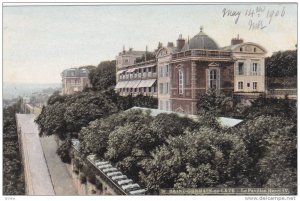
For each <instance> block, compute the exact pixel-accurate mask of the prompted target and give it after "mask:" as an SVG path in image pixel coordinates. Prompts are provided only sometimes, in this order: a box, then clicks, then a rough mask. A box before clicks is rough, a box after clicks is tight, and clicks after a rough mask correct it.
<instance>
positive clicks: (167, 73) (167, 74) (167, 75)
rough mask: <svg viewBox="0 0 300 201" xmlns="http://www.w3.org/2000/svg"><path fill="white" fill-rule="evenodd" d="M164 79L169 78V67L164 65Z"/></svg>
mask: <svg viewBox="0 0 300 201" xmlns="http://www.w3.org/2000/svg"><path fill="white" fill-rule="evenodd" d="M165 68H166V77H169V65H166V67H165Z"/></svg>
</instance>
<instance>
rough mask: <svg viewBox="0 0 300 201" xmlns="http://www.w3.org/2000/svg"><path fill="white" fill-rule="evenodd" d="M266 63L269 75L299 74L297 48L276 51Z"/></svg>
mask: <svg viewBox="0 0 300 201" xmlns="http://www.w3.org/2000/svg"><path fill="white" fill-rule="evenodd" d="M265 63H266V75H267V77H294V76H297V50H287V51H283V52H281V51H279V52H275V53H274V54H273V55H272V56H271V57H267V58H266V61H265ZM283 67H284V68H283Z"/></svg>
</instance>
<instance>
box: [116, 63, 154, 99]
mask: <svg viewBox="0 0 300 201" xmlns="http://www.w3.org/2000/svg"><path fill="white" fill-rule="evenodd" d="M117 80H118V81H117V85H116V87H115V89H116V91H117V92H119V93H120V95H122V96H127V95H130V94H131V95H133V96H136V95H138V94H142V95H144V96H146V95H147V96H155V97H156V96H157V73H156V60H149V61H145V62H140V63H137V64H133V65H130V66H127V67H124V68H122V69H120V70H119V71H117Z"/></svg>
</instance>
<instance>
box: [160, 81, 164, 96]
mask: <svg viewBox="0 0 300 201" xmlns="http://www.w3.org/2000/svg"><path fill="white" fill-rule="evenodd" d="M163 87H164V85H163V83H159V93H160V94H162V93H163Z"/></svg>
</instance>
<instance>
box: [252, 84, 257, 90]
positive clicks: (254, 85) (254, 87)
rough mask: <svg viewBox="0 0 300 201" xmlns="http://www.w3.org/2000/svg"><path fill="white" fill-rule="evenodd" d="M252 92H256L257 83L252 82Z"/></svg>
mask: <svg viewBox="0 0 300 201" xmlns="http://www.w3.org/2000/svg"><path fill="white" fill-rule="evenodd" d="M253 90H257V82H253Z"/></svg>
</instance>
